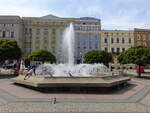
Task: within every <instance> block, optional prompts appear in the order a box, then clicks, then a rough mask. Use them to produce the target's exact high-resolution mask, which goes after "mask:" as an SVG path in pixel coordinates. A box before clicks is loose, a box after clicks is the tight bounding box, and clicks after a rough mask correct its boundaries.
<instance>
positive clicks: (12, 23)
mask: <svg viewBox="0 0 150 113" xmlns="http://www.w3.org/2000/svg"><path fill="white" fill-rule="evenodd" d="M0 39H9V40H16V41H17V42H18V44H19V46H20V48H22V50H23V43H24V42H23V36H22V19H21V18H20V17H19V16H0Z"/></svg>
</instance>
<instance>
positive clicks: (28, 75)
mask: <svg viewBox="0 0 150 113" xmlns="http://www.w3.org/2000/svg"><path fill="white" fill-rule="evenodd" d="M33 72H34V70H33V67H31V68H30V69H29V71H28V72H27V73H26V75H25V77H24V80H26V79H27V77H28V78H29V77H30V76H31V75H32V73H33Z"/></svg>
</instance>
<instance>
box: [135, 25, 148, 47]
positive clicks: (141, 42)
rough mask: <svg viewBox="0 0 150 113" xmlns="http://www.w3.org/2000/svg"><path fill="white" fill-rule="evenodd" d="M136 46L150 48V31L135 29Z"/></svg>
mask: <svg viewBox="0 0 150 113" xmlns="http://www.w3.org/2000/svg"><path fill="white" fill-rule="evenodd" d="M134 38H135V45H136V46H150V29H137V28H135V29H134Z"/></svg>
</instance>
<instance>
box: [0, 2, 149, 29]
mask: <svg viewBox="0 0 150 113" xmlns="http://www.w3.org/2000/svg"><path fill="white" fill-rule="evenodd" d="M48 14H53V15H56V16H59V17H96V18H99V19H101V21H102V29H133V28H150V0H0V15H19V16H21V17H22V16H23V17H24V16H25V17H30V16H31V17H34V16H36V17H39V16H44V15H48Z"/></svg>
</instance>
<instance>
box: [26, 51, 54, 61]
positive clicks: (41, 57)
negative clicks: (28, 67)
mask: <svg viewBox="0 0 150 113" xmlns="http://www.w3.org/2000/svg"><path fill="white" fill-rule="evenodd" d="M29 59H30V60H31V61H42V62H43V63H44V62H45V61H48V62H50V63H55V62H56V57H55V56H54V55H53V54H52V53H50V52H48V51H45V50H36V51H32V53H31V54H30V55H29Z"/></svg>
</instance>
